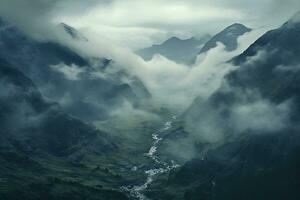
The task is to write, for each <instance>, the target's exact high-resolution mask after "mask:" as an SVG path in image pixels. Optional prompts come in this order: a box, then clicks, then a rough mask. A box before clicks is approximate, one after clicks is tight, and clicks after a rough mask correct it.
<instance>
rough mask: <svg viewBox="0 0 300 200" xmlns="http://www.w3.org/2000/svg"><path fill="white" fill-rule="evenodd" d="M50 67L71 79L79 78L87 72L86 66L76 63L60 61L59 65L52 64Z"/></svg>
mask: <svg viewBox="0 0 300 200" xmlns="http://www.w3.org/2000/svg"><path fill="white" fill-rule="evenodd" d="M50 68H51V69H53V70H54V71H57V72H60V73H62V74H63V75H64V76H65V77H66V79H68V80H71V81H74V80H79V75H80V74H81V73H83V72H85V70H84V68H82V67H78V66H77V65H75V64H72V65H70V66H68V65H65V64H63V63H60V64H58V65H50Z"/></svg>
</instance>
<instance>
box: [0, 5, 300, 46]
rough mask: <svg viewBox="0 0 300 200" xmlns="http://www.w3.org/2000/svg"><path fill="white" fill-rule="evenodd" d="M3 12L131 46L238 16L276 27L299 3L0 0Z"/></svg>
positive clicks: (212, 29) (24, 22)
mask: <svg viewBox="0 0 300 200" xmlns="http://www.w3.org/2000/svg"><path fill="white" fill-rule="evenodd" d="M0 2H1V6H0V14H1V15H2V16H5V17H6V18H8V19H9V20H12V21H14V22H15V23H18V24H19V26H21V27H22V28H23V29H27V31H28V32H30V31H32V32H35V33H36V32H38V29H39V28H40V27H42V26H43V25H46V26H47V25H48V22H52V23H58V22H61V21H63V22H66V23H68V24H70V25H72V26H74V27H76V28H78V29H80V30H82V31H83V32H85V33H86V34H99V37H103V38H107V40H111V41H112V42H115V43H116V44H119V45H122V46H124V47H129V48H133V49H137V48H141V47H144V46H148V45H151V44H152V43H159V42H161V41H162V40H164V39H166V38H167V37H169V36H171V35H176V36H179V37H181V38H188V37H191V36H201V35H202V34H206V33H210V34H213V33H216V32H217V31H219V30H221V29H223V28H224V27H226V26H228V25H230V24H232V23H235V22H240V23H243V24H245V25H247V26H250V27H253V28H256V27H260V26H269V27H276V26H279V25H280V24H282V23H283V22H284V21H286V20H287V19H288V18H290V17H291V16H292V15H293V14H294V13H295V12H296V11H298V10H299V9H300V1H299V0H209V1H208V0H84V1H80V0H22V1H20V0H0Z"/></svg>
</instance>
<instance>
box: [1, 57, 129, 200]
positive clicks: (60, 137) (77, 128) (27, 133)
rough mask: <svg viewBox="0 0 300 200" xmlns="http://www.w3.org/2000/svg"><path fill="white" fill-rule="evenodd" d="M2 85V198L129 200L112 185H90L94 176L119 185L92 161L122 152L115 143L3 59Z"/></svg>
mask: <svg viewBox="0 0 300 200" xmlns="http://www.w3.org/2000/svg"><path fill="white" fill-rule="evenodd" d="M0 82H1V84H0V88H1V90H0V91H1V92H0V111H1V112H0V121H1V129H0V161H1V172H0V177H1V178H0V182H1V186H0V198H1V199H3V200H10V199H28V198H30V199H36V200H37V199H48V200H50V199H53V200H54V199H62V198H63V199H74V198H79V199H85V198H88V199H95V200H96V199H98V200H102V199H127V197H126V196H125V195H123V194H122V193H121V192H120V191H118V190H115V189H112V187H111V186H108V185H107V186H106V188H103V186H101V184H105V183H101V181H100V182H98V183H97V180H96V182H94V184H90V183H88V181H91V177H90V176H91V174H93V176H94V178H95V179H98V180H103V179H104V177H111V180H112V181H113V180H116V178H115V177H114V176H113V175H111V174H110V173H109V172H107V171H106V172H96V171H94V168H95V167H93V166H90V164H89V163H90V162H89V159H90V157H92V156H97V157H99V158H101V157H102V156H103V157H105V156H107V155H112V154H113V153H114V152H116V151H118V145H117V144H116V142H117V139H115V138H112V137H111V136H109V135H108V134H107V133H105V132H102V131H99V130H96V129H95V128H94V127H92V126H90V125H88V124H86V123H83V122H82V121H80V120H78V119H75V118H73V117H71V116H69V115H67V114H65V113H64V112H63V111H62V110H61V108H60V107H59V105H58V104H57V103H54V102H49V101H48V100H45V99H44V97H43V96H42V95H41V94H40V93H39V91H38V89H37V88H36V86H35V85H34V83H33V82H32V81H31V80H30V79H29V78H28V77H26V76H25V75H24V74H23V73H22V72H20V71H19V70H18V69H16V68H14V67H12V66H11V65H10V64H9V63H8V62H7V61H6V60H5V59H3V58H1V57H0ZM95 161H96V160H95V159H94V161H93V164H95ZM96 162H99V161H96ZM100 163H103V160H102V161H101V162H100ZM101 166H103V167H105V164H101ZM99 169H100V167H99ZM70 172H71V173H70ZM89 174H90V175H89ZM75 177H76V178H75ZM94 178H92V179H94ZM94 181H95V180H94Z"/></svg>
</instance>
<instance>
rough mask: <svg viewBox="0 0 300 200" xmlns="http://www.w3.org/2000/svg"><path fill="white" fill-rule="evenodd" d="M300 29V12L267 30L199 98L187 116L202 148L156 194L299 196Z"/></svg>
mask: <svg viewBox="0 0 300 200" xmlns="http://www.w3.org/2000/svg"><path fill="white" fill-rule="evenodd" d="M299 35H300V21H299V20H298V19H295V18H293V19H292V20H290V21H288V22H287V23H285V24H284V25H283V26H281V27H280V28H278V29H275V30H272V31H269V32H267V33H266V34H264V35H263V36H262V37H261V38H259V39H258V40H257V41H256V42H254V43H253V44H252V45H251V46H250V47H249V48H248V49H247V50H246V51H245V52H243V53H242V54H241V55H239V56H237V57H236V58H234V59H233V60H232V64H234V65H236V67H237V69H236V70H234V71H232V72H230V73H229V74H228V75H227V76H226V78H225V81H224V84H223V86H222V87H221V88H220V89H219V90H218V91H216V92H215V93H214V94H213V95H212V96H211V97H210V98H209V99H207V100H203V99H201V98H197V99H196V100H195V101H194V103H193V104H192V105H191V107H190V108H189V109H188V110H187V111H186V112H185V114H184V115H183V118H182V120H183V122H182V124H183V130H185V131H187V132H189V133H190V135H191V136H190V137H191V138H190V141H193V143H192V144H190V146H194V147H195V149H196V151H197V152H195V156H194V159H193V160H191V161H189V162H187V163H186V164H184V165H183V166H182V167H181V168H180V169H178V170H176V171H173V172H172V173H171V174H170V175H169V177H168V178H167V180H165V181H162V182H161V184H157V185H159V186H158V187H159V188H164V189H161V190H160V191H157V189H158V187H153V188H151V189H152V190H155V193H151V192H150V193H151V194H152V195H153V197H155V198H158V199H159V198H160V199H186V200H193V199H199V198H201V199H207V200H209V199H222V200H224V199H225V200H226V199H257V200H260V199H261V200H263V199H278V200H279V199H282V198H285V197H286V196H288V198H289V199H295V200H296V199H299V197H300V192H299V190H298V187H299V181H298V180H299V178H300V176H299V170H298V168H299V166H300V163H299V159H298V157H299V156H300V135H299V132H300V129H299V126H298V124H299V122H300V103H299V102H300V101H299V97H300V95H299V94H300V84H299V83H300V76H299V72H300V68H299V64H300V58H299V52H300V51H299V50H300V49H299V46H300V37H299ZM181 142H182V141H181ZM181 151H183V149H182V150H181ZM158 190H159V189H158ZM149 191H150V190H149ZM157 194H158V195H157ZM150 196H151V195H150Z"/></svg>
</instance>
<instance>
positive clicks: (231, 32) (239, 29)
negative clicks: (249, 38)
mask: <svg viewBox="0 0 300 200" xmlns="http://www.w3.org/2000/svg"><path fill="white" fill-rule="evenodd" d="M250 31H251V29H250V28H248V27H246V26H244V25H242V24H238V23H236V24H232V25H230V26H228V27H227V28H225V29H224V30H222V31H221V32H220V33H218V34H216V35H215V36H213V37H212V38H211V39H210V40H209V41H208V42H206V43H205V45H204V46H203V48H202V49H201V50H200V52H199V54H201V53H204V52H207V51H209V50H210V49H213V48H215V47H216V46H217V43H218V42H220V43H222V44H224V45H225V50H226V51H234V50H235V49H236V48H237V45H238V44H237V39H238V38H239V37H240V36H242V35H244V34H245V33H247V32H250Z"/></svg>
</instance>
